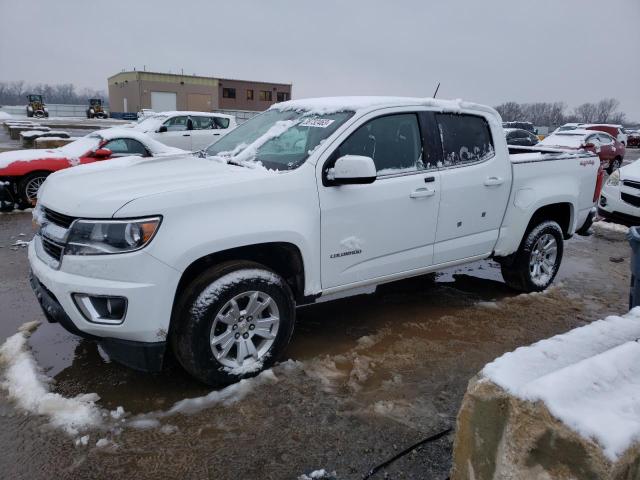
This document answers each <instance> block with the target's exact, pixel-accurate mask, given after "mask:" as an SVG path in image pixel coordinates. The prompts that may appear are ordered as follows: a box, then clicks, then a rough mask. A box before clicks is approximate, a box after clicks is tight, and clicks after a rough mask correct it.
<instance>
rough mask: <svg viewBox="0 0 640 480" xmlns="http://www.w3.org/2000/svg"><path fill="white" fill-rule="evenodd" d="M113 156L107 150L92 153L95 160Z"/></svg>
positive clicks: (100, 149)
mask: <svg viewBox="0 0 640 480" xmlns="http://www.w3.org/2000/svg"><path fill="white" fill-rule="evenodd" d="M111 155H113V152H112V151H111V150H109V149H108V148H99V149H97V150H96V151H95V152H93V156H94V157H95V158H108V157H110V156H111Z"/></svg>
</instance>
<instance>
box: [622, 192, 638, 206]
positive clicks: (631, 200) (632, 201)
mask: <svg viewBox="0 0 640 480" xmlns="http://www.w3.org/2000/svg"><path fill="white" fill-rule="evenodd" d="M620 195H621V197H622V201H623V202H627V203H628V204H629V205H633V206H634V207H640V197H636V196H634V195H629V194H628V193H624V192H622V193H621V194H620Z"/></svg>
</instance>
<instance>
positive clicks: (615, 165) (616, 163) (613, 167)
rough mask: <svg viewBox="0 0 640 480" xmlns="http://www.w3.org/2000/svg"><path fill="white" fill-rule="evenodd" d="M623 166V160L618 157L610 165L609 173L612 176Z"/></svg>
mask: <svg viewBox="0 0 640 480" xmlns="http://www.w3.org/2000/svg"><path fill="white" fill-rule="evenodd" d="M621 166H622V158H620V157H616V158H614V159H613V160H612V161H611V163H610V164H609V168H607V173H608V174H609V175H611V174H612V173H613V172H615V171H616V170H618V169H619V168H620V167H621Z"/></svg>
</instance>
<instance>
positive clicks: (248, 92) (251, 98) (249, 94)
mask: <svg viewBox="0 0 640 480" xmlns="http://www.w3.org/2000/svg"><path fill="white" fill-rule="evenodd" d="M247 100H253V90H247Z"/></svg>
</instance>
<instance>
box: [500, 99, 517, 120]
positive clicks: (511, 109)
mask: <svg viewBox="0 0 640 480" xmlns="http://www.w3.org/2000/svg"><path fill="white" fill-rule="evenodd" d="M496 110H497V111H498V113H499V114H500V116H501V117H502V120H504V121H505V122H515V121H517V120H520V119H522V108H521V107H520V104H519V103H516V102H506V103H503V104H502V105H498V106H497V107H496Z"/></svg>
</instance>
